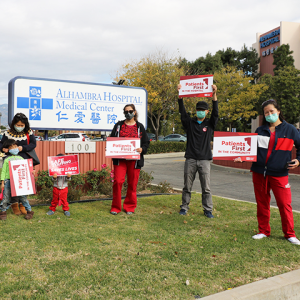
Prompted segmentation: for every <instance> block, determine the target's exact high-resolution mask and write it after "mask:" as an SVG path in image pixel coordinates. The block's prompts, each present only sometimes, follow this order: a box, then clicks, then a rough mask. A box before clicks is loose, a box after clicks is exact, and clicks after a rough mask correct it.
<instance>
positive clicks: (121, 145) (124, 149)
mask: <svg viewBox="0 0 300 300" xmlns="http://www.w3.org/2000/svg"><path fill="white" fill-rule="evenodd" d="M140 144H141V140H140V139H139V138H126V137H108V138H107V139H106V152H105V156H106V157H111V158H122V159H130V160H138V159H140V154H139V153H138V152H137V151H136V149H137V148H140Z"/></svg>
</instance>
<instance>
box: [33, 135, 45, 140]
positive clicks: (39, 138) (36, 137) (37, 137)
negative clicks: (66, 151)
mask: <svg viewBox="0 0 300 300" xmlns="http://www.w3.org/2000/svg"><path fill="white" fill-rule="evenodd" d="M35 139H36V140H37V141H43V140H44V138H43V137H41V136H39V135H36V136H35Z"/></svg>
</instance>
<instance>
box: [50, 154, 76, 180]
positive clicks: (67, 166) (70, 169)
mask: <svg viewBox="0 0 300 300" xmlns="http://www.w3.org/2000/svg"><path fill="white" fill-rule="evenodd" d="M48 169H49V176H53V175H54V174H57V175H58V176H67V174H68V173H69V174H71V175H78V174H79V173H80V172H79V158H78V154H74V155H65V156H48Z"/></svg>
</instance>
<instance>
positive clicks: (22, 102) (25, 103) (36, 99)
mask: <svg viewBox="0 0 300 300" xmlns="http://www.w3.org/2000/svg"><path fill="white" fill-rule="evenodd" d="M17 108H28V109H29V120H34V121H41V120H42V110H44V109H47V110H53V99H50V98H42V88H41V87H38V86H30V87H29V97H17Z"/></svg>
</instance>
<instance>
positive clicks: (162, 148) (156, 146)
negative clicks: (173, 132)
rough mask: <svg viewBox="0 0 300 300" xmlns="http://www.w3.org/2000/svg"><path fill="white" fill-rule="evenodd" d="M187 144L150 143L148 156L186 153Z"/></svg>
mask: <svg viewBox="0 0 300 300" xmlns="http://www.w3.org/2000/svg"><path fill="white" fill-rule="evenodd" d="M185 148H186V142H160V141H158V142H150V146H149V148H148V151H147V154H154V153H169V152H185Z"/></svg>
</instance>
